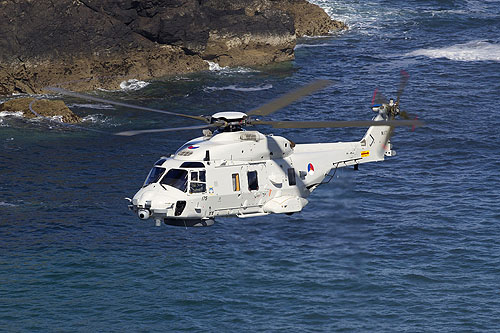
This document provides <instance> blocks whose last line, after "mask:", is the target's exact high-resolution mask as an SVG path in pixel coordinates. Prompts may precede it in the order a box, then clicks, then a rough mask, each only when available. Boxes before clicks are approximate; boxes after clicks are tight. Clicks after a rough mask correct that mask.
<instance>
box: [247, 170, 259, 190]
mask: <svg viewBox="0 0 500 333" xmlns="http://www.w3.org/2000/svg"><path fill="white" fill-rule="evenodd" d="M247 176H248V189H249V190H250V191H257V190H258V189H259V180H258V178H257V171H248V173H247Z"/></svg>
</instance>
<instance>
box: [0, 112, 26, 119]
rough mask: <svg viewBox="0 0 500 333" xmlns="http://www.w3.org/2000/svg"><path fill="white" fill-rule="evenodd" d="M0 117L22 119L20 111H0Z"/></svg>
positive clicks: (22, 114)
mask: <svg viewBox="0 0 500 333" xmlns="http://www.w3.org/2000/svg"><path fill="white" fill-rule="evenodd" d="M0 117H2V118H3V117H14V118H24V113H23V112H22V111H16V112H13V111H1V112H0Z"/></svg>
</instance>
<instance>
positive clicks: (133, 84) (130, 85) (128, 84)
mask: <svg viewBox="0 0 500 333" xmlns="http://www.w3.org/2000/svg"><path fill="white" fill-rule="evenodd" d="M148 85H149V82H146V81H140V80H137V79H130V80H128V81H123V82H122V83H120V88H121V89H122V90H125V91H130V90H140V89H142V88H144V87H146V86H148Z"/></svg>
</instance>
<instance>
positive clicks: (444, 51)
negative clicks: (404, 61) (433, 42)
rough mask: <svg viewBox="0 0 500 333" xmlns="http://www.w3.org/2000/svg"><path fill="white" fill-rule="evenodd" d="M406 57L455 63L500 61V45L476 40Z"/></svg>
mask: <svg viewBox="0 0 500 333" xmlns="http://www.w3.org/2000/svg"><path fill="white" fill-rule="evenodd" d="M406 56H410V57H416V56H425V57H429V58H447V59H450V60H455V61H500V44H494V43H489V42H487V41H482V40H477V41H471V42H467V43H464V44H455V45H452V46H448V47H443V48H429V49H419V50H415V51H413V52H410V53H407V54H406Z"/></svg>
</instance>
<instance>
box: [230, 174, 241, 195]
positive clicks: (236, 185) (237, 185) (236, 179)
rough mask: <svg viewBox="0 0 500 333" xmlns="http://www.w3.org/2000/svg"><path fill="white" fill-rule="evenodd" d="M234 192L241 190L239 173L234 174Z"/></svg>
mask: <svg viewBox="0 0 500 333" xmlns="http://www.w3.org/2000/svg"><path fill="white" fill-rule="evenodd" d="M232 177H233V191H239V190H240V174H239V173H233V176H232Z"/></svg>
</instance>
